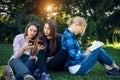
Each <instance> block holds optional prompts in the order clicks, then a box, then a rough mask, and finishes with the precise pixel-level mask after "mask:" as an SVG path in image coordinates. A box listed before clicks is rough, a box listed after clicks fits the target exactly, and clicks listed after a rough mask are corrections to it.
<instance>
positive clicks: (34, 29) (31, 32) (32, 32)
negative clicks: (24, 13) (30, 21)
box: [27, 25, 37, 39]
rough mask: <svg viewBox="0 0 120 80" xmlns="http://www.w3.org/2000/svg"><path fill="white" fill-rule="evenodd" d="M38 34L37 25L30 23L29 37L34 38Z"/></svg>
mask: <svg viewBox="0 0 120 80" xmlns="http://www.w3.org/2000/svg"><path fill="white" fill-rule="evenodd" d="M36 34H37V27H35V26H33V25H30V27H29V28H28V36H27V37H28V38H29V39H32V38H33V37H34V36H35V35H36Z"/></svg>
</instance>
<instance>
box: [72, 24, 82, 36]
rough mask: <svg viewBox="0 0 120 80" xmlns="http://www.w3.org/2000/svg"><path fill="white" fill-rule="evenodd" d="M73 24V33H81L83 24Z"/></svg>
mask: <svg viewBox="0 0 120 80" xmlns="http://www.w3.org/2000/svg"><path fill="white" fill-rule="evenodd" d="M75 25H76V28H75V29H74V34H75V35H78V34H81V33H82V31H83V29H84V26H80V25H79V24H77V23H76V24H75Z"/></svg>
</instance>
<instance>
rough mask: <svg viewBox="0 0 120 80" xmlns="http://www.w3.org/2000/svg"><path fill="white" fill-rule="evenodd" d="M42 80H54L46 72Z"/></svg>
mask: <svg viewBox="0 0 120 80" xmlns="http://www.w3.org/2000/svg"><path fill="white" fill-rule="evenodd" d="M41 80H52V79H51V78H50V75H49V74H46V73H45V72H44V73H42V78H41Z"/></svg>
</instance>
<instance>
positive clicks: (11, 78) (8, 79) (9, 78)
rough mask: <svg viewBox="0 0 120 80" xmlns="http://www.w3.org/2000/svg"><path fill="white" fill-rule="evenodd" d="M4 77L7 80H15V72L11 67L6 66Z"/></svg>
mask: <svg viewBox="0 0 120 80" xmlns="http://www.w3.org/2000/svg"><path fill="white" fill-rule="evenodd" d="M3 77H4V78H5V80H15V79H14V75H13V71H12V69H11V67H10V66H9V65H6V66H5V67H4V68H3Z"/></svg>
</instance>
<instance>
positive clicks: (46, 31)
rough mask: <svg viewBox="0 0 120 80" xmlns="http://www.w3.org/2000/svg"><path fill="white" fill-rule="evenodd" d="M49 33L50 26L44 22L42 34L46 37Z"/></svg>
mask: <svg viewBox="0 0 120 80" xmlns="http://www.w3.org/2000/svg"><path fill="white" fill-rule="evenodd" d="M50 34H51V29H50V26H49V24H47V23H46V24H45V25H44V35H45V36H47V37H50Z"/></svg>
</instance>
